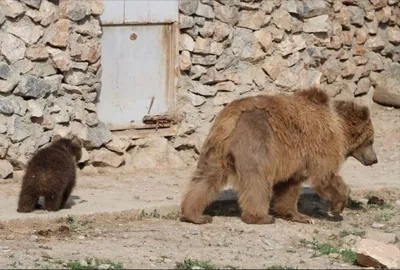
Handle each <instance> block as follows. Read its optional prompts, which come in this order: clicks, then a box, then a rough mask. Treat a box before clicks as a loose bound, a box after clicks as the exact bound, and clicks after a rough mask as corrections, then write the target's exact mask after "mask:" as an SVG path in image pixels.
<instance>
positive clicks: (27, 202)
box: [17, 135, 83, 213]
mask: <svg viewBox="0 0 400 270" xmlns="http://www.w3.org/2000/svg"><path fill="white" fill-rule="evenodd" d="M82 147H83V144H82V141H81V140H80V139H79V138H78V137H76V136H71V137H70V138H62V137H61V136H60V135H55V136H54V137H53V138H52V141H51V144H50V145H48V146H46V147H44V148H42V149H40V150H39V151H37V152H36V153H35V154H34V155H33V157H32V158H31V160H30V161H29V162H28V165H27V168H26V171H25V175H24V177H23V179H22V185H21V192H20V195H19V201H18V209H17V212H19V213H28V212H32V211H33V210H34V209H35V208H36V205H37V203H38V200H39V197H40V196H43V197H44V199H45V200H44V201H45V207H44V209H46V210H47V211H58V210H60V209H62V208H64V207H65V205H66V202H67V200H68V198H69V196H70V195H71V192H72V190H73V188H74V187H75V184H76V164H77V163H78V161H79V160H80V159H81V156H82Z"/></svg>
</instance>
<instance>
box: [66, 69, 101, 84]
mask: <svg viewBox="0 0 400 270" xmlns="http://www.w3.org/2000/svg"><path fill="white" fill-rule="evenodd" d="M96 81H97V80H96V78H95V76H94V74H92V73H90V72H82V71H78V70H72V69H71V70H69V71H68V72H66V73H65V82H66V83H67V84H71V85H84V84H85V85H93V84H94V83H95V82H96Z"/></svg>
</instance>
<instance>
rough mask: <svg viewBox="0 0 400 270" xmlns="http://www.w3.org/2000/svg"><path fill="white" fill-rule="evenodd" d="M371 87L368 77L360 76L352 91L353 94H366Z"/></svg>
mask: <svg viewBox="0 0 400 270" xmlns="http://www.w3.org/2000/svg"><path fill="white" fill-rule="evenodd" d="M370 88H371V82H370V81H369V79H368V78H361V79H360V80H359V81H358V83H357V89H356V91H355V92H354V95H355V96H359V95H364V94H367V93H368V91H369V89H370Z"/></svg>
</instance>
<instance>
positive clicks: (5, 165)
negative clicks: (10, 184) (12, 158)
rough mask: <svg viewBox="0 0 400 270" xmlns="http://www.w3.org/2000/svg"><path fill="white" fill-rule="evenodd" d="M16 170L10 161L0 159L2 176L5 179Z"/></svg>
mask: <svg viewBox="0 0 400 270" xmlns="http://www.w3.org/2000/svg"><path fill="white" fill-rule="evenodd" d="M13 171H14V168H13V166H12V165H11V163H10V162H8V161H7V160H5V159H2V160H0V178H1V179H5V178H7V177H8V176H10V175H11V174H12V173H13Z"/></svg>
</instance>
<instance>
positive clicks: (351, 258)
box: [340, 249, 357, 265]
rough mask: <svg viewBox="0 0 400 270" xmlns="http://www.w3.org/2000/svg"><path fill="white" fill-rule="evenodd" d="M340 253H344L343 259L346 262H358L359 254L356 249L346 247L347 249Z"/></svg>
mask: <svg viewBox="0 0 400 270" xmlns="http://www.w3.org/2000/svg"><path fill="white" fill-rule="evenodd" d="M340 254H341V255H342V259H343V261H344V262H346V263H350V264H353V265H354V264H356V263H357V255H356V253H355V252H354V251H352V250H349V249H345V250H343V251H341V252H340Z"/></svg>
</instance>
